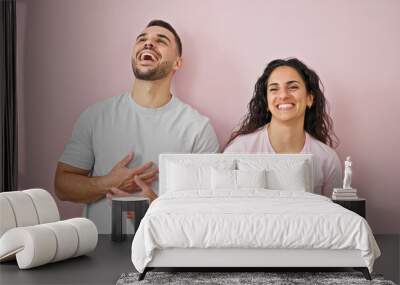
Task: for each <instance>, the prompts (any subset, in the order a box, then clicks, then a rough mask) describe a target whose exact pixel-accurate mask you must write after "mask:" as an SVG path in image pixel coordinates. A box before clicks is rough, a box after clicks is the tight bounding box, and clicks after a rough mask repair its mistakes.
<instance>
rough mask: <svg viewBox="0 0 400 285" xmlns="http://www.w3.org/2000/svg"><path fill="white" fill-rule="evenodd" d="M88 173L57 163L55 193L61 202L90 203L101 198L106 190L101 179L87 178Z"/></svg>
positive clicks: (87, 171)
mask: <svg viewBox="0 0 400 285" xmlns="http://www.w3.org/2000/svg"><path fill="white" fill-rule="evenodd" d="M89 173H90V171H89V170H84V169H80V168H77V167H74V166H71V165H68V164H65V163H62V162H59V163H58V165H57V169H56V175H55V181H54V182H55V183H54V184H55V185H54V186H55V193H56V195H57V197H58V198H59V199H60V200H62V201H71V202H78V203H91V202H94V201H97V200H99V199H101V198H103V197H104V196H105V195H106V193H107V192H108V189H107V187H106V185H104V182H102V177H101V176H99V177H89V176H88V175H89Z"/></svg>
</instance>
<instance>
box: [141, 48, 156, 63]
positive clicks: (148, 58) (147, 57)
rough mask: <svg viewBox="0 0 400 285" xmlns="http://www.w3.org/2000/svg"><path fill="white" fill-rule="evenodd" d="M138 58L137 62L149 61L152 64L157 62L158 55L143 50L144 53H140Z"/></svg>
mask: <svg viewBox="0 0 400 285" xmlns="http://www.w3.org/2000/svg"><path fill="white" fill-rule="evenodd" d="M138 58H139V60H141V61H151V62H154V61H157V60H158V55H157V54H155V53H154V52H152V51H149V50H145V51H142V52H141V53H139V56H138Z"/></svg>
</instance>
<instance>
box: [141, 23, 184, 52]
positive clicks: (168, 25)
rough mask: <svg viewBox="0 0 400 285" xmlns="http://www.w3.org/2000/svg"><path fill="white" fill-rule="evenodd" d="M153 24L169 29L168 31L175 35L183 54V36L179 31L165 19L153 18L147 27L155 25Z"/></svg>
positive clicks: (179, 49) (179, 50)
mask: <svg viewBox="0 0 400 285" xmlns="http://www.w3.org/2000/svg"><path fill="white" fill-rule="evenodd" d="M153 26H158V27H163V28H165V29H167V30H168V31H170V32H171V33H172V34H173V35H174V37H175V42H176V45H177V47H178V53H179V56H181V55H182V42H181V38H180V37H179V36H178V33H177V32H176V31H175V29H174V28H173V27H172V26H171V25H170V24H169V23H167V22H165V21H163V20H152V21H150V23H148V24H147V27H146V28H148V27H153Z"/></svg>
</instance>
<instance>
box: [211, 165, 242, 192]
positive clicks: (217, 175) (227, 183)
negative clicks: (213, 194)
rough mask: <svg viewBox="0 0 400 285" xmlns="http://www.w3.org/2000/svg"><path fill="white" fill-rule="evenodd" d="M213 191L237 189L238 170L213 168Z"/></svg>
mask: <svg viewBox="0 0 400 285" xmlns="http://www.w3.org/2000/svg"><path fill="white" fill-rule="evenodd" d="M211 189H212V190H218V189H230V190H234V189H236V170H231V169H216V168H212V169H211Z"/></svg>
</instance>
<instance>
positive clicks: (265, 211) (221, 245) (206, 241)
mask: <svg viewBox="0 0 400 285" xmlns="http://www.w3.org/2000/svg"><path fill="white" fill-rule="evenodd" d="M159 167H160V188H159V189H160V197H159V198H158V199H157V200H156V201H154V202H153V203H152V205H151V206H150V208H149V210H148V211H147V213H146V215H145V217H144V218H143V220H142V222H141V224H140V226H139V228H138V230H137V233H136V234H135V237H134V240H133V243H132V262H133V264H134V266H135V267H136V269H137V270H138V271H139V272H141V273H142V275H141V277H140V278H144V275H145V273H146V271H148V270H149V269H151V268H155V267H169V268H170V267H238V268H243V267H354V268H360V269H361V270H362V271H363V273H364V275H365V277H366V278H370V275H369V272H371V271H372V267H373V263H374V260H375V259H376V258H377V257H378V256H379V255H380V251H379V248H378V246H377V244H376V242H375V239H374V237H373V235H372V232H371V230H370V228H369V226H368V224H367V222H366V221H365V219H363V218H362V217H360V216H359V215H357V214H355V213H353V212H351V211H349V210H347V209H344V208H342V207H341V206H339V205H337V204H335V203H333V202H332V201H330V199H328V198H326V197H323V196H320V195H316V194H312V193H311V192H312V189H313V185H312V181H313V179H312V178H313V177H312V176H313V163H312V156H311V155H265V154H257V155H255V154H253V155H249V154H202V155H201V154H163V155H160V161H159ZM263 183H264V184H265V185H263ZM270 189H274V190H270Z"/></svg>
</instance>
